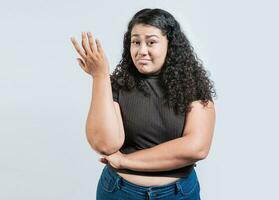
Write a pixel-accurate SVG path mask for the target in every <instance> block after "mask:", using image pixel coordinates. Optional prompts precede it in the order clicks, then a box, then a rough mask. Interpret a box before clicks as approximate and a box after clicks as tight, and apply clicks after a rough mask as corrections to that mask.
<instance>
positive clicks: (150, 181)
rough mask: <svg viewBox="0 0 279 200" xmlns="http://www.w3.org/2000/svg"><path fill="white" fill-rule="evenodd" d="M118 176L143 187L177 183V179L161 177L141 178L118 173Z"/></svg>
mask: <svg viewBox="0 0 279 200" xmlns="http://www.w3.org/2000/svg"><path fill="white" fill-rule="evenodd" d="M117 174H118V175H119V176H121V177H123V178H124V179H126V180H127V181H129V182H131V183H134V184H137V185H141V186H155V185H165V184H168V183H172V182H175V181H177V180H178V179H179V178H177V177H161V176H141V175H135V174H125V173H121V172H117Z"/></svg>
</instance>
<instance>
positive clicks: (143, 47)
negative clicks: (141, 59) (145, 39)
mask: <svg viewBox="0 0 279 200" xmlns="http://www.w3.org/2000/svg"><path fill="white" fill-rule="evenodd" d="M147 53H148V50H147V47H146V45H145V44H141V45H140V47H139V50H138V54H139V55H146V54H147Z"/></svg>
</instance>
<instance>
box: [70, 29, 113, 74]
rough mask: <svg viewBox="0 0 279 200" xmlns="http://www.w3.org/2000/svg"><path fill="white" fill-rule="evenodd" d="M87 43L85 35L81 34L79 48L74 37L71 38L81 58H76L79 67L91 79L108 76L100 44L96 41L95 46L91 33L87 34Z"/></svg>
mask: <svg viewBox="0 0 279 200" xmlns="http://www.w3.org/2000/svg"><path fill="white" fill-rule="evenodd" d="M87 36H88V41H89V44H88V42H87V38H86V33H85V32H82V43H81V44H82V47H83V49H82V48H81V47H80V46H79V44H78V43H77V41H76V40H75V38H74V37H71V41H72V43H73V45H74V47H75V49H76V51H77V52H78V54H79V55H80V56H81V58H78V62H79V65H80V67H81V68H82V69H83V70H84V71H85V72H86V73H88V74H89V75H91V76H92V77H93V78H95V77H98V76H106V75H109V63H108V60H107V58H106V55H105V53H104V50H103V48H102V46H101V43H100V41H99V40H98V39H96V40H95V41H96V45H95V42H94V41H93V37H92V34H91V32H87Z"/></svg>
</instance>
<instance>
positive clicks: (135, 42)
mask: <svg viewBox="0 0 279 200" xmlns="http://www.w3.org/2000/svg"><path fill="white" fill-rule="evenodd" d="M131 43H132V44H139V43H140V42H138V41H132V42H131Z"/></svg>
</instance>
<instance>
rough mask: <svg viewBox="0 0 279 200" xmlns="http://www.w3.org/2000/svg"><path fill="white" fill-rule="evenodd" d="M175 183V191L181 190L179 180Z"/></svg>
mask: <svg viewBox="0 0 279 200" xmlns="http://www.w3.org/2000/svg"><path fill="white" fill-rule="evenodd" d="M175 185H176V189H177V193H178V192H180V191H181V185H180V184H179V182H178V181H177V182H176V183H175Z"/></svg>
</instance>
